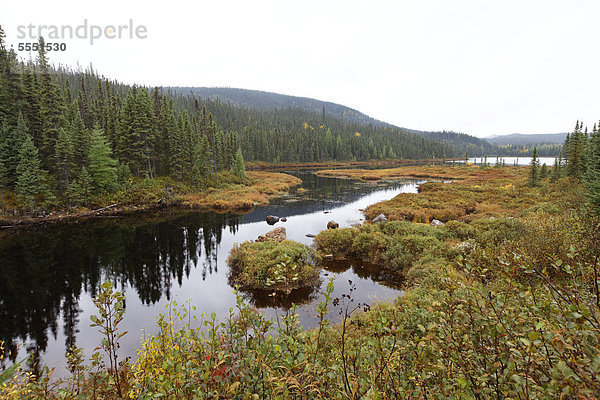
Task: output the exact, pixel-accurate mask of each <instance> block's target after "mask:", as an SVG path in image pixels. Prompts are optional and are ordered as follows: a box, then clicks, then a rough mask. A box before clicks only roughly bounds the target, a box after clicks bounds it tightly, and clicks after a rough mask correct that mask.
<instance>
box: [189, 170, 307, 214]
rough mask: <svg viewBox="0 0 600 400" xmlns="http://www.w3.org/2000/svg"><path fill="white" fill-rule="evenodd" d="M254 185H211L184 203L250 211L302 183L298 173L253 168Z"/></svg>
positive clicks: (215, 208) (216, 209)
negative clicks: (212, 186) (295, 174)
mask: <svg viewBox="0 0 600 400" xmlns="http://www.w3.org/2000/svg"><path fill="white" fill-rule="evenodd" d="M247 175H248V177H249V178H250V182H251V183H250V184H248V185H244V184H232V185H227V186H226V187H223V188H211V189H208V190H206V191H205V192H201V193H192V194H187V195H185V196H184V197H183V198H182V204H184V205H186V206H189V207H202V208H208V209H211V210H215V211H235V210H250V209H252V208H253V207H256V206H258V205H265V204H268V203H269V198H270V197H273V196H277V195H280V194H282V193H284V192H287V191H288V190H289V189H290V188H291V187H292V186H296V185H299V184H300V183H302V180H301V179H300V178H296V177H295V176H291V175H287V174H282V173H277V172H265V171H249V172H247Z"/></svg>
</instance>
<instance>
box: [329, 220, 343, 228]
mask: <svg viewBox="0 0 600 400" xmlns="http://www.w3.org/2000/svg"><path fill="white" fill-rule="evenodd" d="M339 227H340V224H338V223H337V222H335V221H329V222H328V223H327V229H337V228H339Z"/></svg>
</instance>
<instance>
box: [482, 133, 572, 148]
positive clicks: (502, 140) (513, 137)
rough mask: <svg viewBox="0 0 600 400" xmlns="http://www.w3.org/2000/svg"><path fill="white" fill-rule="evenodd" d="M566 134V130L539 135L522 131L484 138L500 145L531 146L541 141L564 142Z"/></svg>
mask: <svg viewBox="0 0 600 400" xmlns="http://www.w3.org/2000/svg"><path fill="white" fill-rule="evenodd" d="M566 136H567V133H566V132H564V133H543V134H537V135H526V134H522V133H513V134H510V135H497V136H490V137H486V138H484V139H485V140H487V141H488V142H490V143H495V144H499V145H503V146H505V145H510V144H517V145H524V146H531V145H534V144H541V143H556V144H562V143H563V142H564V141H565V137H566Z"/></svg>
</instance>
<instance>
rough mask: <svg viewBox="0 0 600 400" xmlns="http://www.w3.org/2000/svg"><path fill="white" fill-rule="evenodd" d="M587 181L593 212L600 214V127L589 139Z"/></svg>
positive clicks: (595, 129) (589, 201)
mask: <svg viewBox="0 0 600 400" xmlns="http://www.w3.org/2000/svg"><path fill="white" fill-rule="evenodd" d="M585 183H586V186H587V190H588V191H587V197H588V203H589V204H590V206H591V209H592V212H593V213H594V214H595V215H596V216H600V128H598V127H594V130H593V131H592V134H591V135H590V139H589V147H588V158H587V170H586V175H585Z"/></svg>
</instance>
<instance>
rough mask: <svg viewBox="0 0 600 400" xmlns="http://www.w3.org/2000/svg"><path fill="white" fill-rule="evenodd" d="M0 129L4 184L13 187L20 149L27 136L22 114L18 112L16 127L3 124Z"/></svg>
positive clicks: (16, 174)
mask: <svg viewBox="0 0 600 400" xmlns="http://www.w3.org/2000/svg"><path fill="white" fill-rule="evenodd" d="M2 131H3V138H2V141H0V161H1V162H2V163H3V166H4V179H5V185H6V187H7V188H14V186H15V184H16V182H17V178H18V172H17V165H19V161H20V160H21V156H20V149H21V147H22V146H23V143H24V142H25V139H26V138H27V136H29V134H28V129H27V126H26V124H25V120H24V119H23V115H22V114H21V113H19V115H18V117H17V126H16V127H13V128H9V127H7V126H6V125H5V126H4V127H3V129H2Z"/></svg>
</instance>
